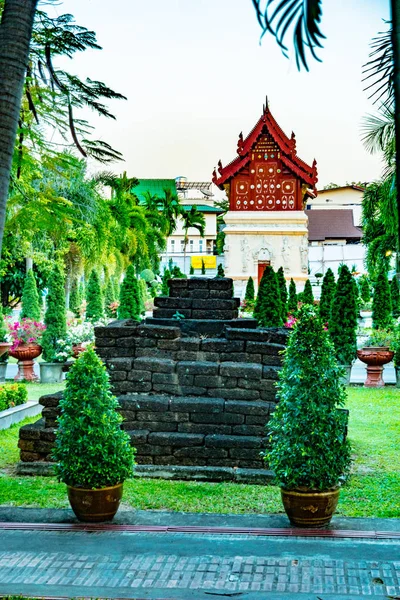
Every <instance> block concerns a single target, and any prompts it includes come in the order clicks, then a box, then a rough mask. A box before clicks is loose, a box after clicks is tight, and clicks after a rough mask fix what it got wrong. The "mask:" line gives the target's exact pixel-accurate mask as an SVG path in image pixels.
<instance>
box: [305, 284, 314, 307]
mask: <svg viewBox="0 0 400 600" xmlns="http://www.w3.org/2000/svg"><path fill="white" fill-rule="evenodd" d="M302 302H303V304H311V305H313V304H314V294H313V291H312V287H311V281H310V280H309V279H307V280H306V283H305V285H304V290H303V295H302Z"/></svg>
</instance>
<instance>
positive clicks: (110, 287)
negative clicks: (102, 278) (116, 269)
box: [104, 277, 116, 317]
mask: <svg viewBox="0 0 400 600" xmlns="http://www.w3.org/2000/svg"><path fill="white" fill-rule="evenodd" d="M115 299H116V298H115V292H114V284H113V281H112V279H111V277H110V278H109V279H108V281H107V285H106V289H105V290H104V311H105V313H106V316H107V317H113V316H114V313H113V311H112V310H111V308H110V304H112V303H113V302H115Z"/></svg>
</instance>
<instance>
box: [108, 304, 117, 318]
mask: <svg viewBox="0 0 400 600" xmlns="http://www.w3.org/2000/svg"><path fill="white" fill-rule="evenodd" d="M118 307H119V301H118V300H115V301H114V302H110V304H109V305H108V310H109V311H110V316H112V317H116V316H117V312H118Z"/></svg>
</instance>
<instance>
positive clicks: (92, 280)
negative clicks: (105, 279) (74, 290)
mask: <svg viewBox="0 0 400 600" xmlns="http://www.w3.org/2000/svg"><path fill="white" fill-rule="evenodd" d="M86 302H87V304H86V318H87V320H88V321H91V322H92V323H97V322H98V321H100V320H101V319H102V318H103V317H104V308H103V294H102V293H101V285H100V278H99V275H98V273H97V271H96V270H95V269H93V271H92V272H91V273H90V276H89V281H88V284H87V289H86Z"/></svg>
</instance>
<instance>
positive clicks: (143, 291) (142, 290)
mask: <svg viewBox="0 0 400 600" xmlns="http://www.w3.org/2000/svg"><path fill="white" fill-rule="evenodd" d="M138 284H139V298H140V314H141V315H144V314H145V313H146V302H147V297H148V296H147V285H146V282H145V281H144V280H143V279H139V280H138Z"/></svg>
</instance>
